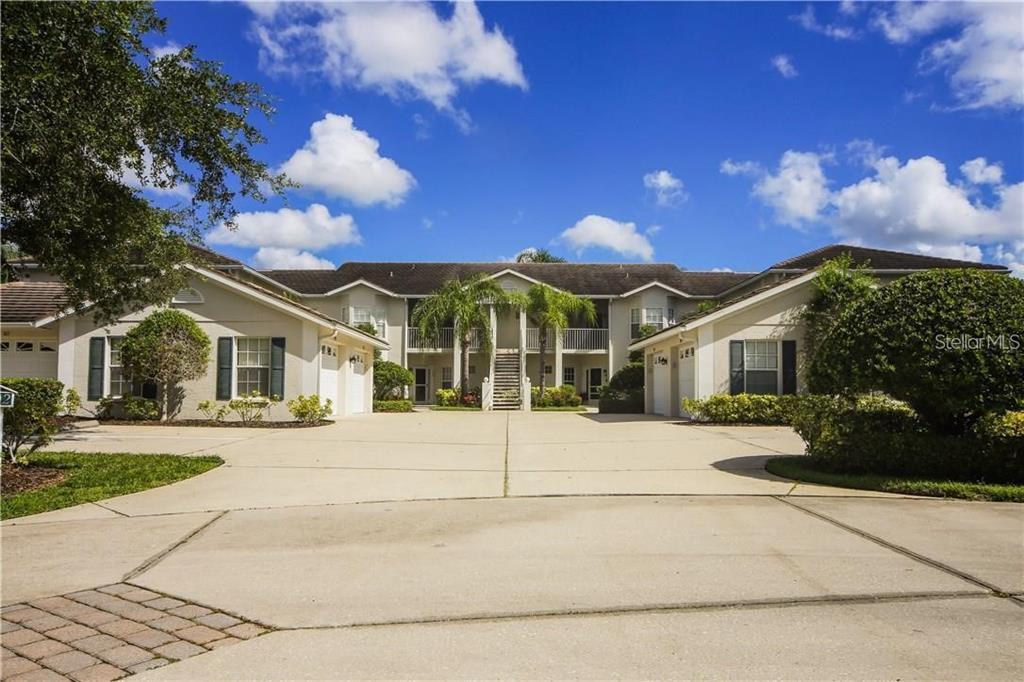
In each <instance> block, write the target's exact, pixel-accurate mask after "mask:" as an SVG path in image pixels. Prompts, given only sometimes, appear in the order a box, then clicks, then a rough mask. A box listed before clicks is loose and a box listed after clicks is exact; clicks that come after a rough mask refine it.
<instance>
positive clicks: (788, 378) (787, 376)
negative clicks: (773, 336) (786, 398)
mask: <svg viewBox="0 0 1024 682" xmlns="http://www.w3.org/2000/svg"><path fill="white" fill-rule="evenodd" d="M782 393H783V395H795V394H796V341H783V342H782Z"/></svg>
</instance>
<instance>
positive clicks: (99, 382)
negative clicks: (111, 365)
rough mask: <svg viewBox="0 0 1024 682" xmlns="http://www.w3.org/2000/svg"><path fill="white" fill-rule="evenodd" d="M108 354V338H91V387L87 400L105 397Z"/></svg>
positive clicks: (86, 395)
mask: <svg viewBox="0 0 1024 682" xmlns="http://www.w3.org/2000/svg"><path fill="white" fill-rule="evenodd" d="M106 354H107V340H106V339H105V338H103V337H102V336H94V337H92V338H91V339H89V388H88V390H87V391H86V394H85V397H86V400H99V399H100V398H102V397H103V360H104V358H105V357H106Z"/></svg>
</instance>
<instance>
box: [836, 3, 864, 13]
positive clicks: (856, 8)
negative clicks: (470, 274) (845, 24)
mask: <svg viewBox="0 0 1024 682" xmlns="http://www.w3.org/2000/svg"><path fill="white" fill-rule="evenodd" d="M858 12H860V5H859V4H858V3H857V2H855V1H854V0H841V1H840V3H839V13H840V14H845V15H846V16H853V15H855V14H857V13H858Z"/></svg>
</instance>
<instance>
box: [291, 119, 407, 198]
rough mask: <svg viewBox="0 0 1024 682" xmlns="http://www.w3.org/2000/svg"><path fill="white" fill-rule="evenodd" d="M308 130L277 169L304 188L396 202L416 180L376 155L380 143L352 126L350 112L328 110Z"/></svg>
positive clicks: (349, 196)
mask: <svg viewBox="0 0 1024 682" xmlns="http://www.w3.org/2000/svg"><path fill="white" fill-rule="evenodd" d="M309 133H310V134H309V140H307V141H306V144H304V145H303V146H302V149H299V150H298V151H296V152H295V153H294V154H292V156H291V158H290V159H288V160H287V161H285V162H284V164H283V165H282V166H281V168H280V170H281V172H283V173H286V174H287V175H288V177H290V178H291V179H292V180H295V181H296V182H298V183H299V184H300V185H302V186H303V187H307V188H311V189H315V190H319V191H321V192H323V193H324V194H326V195H328V196H332V197H339V198H343V199H348V200H349V201H351V202H353V203H354V204H357V205H359V206H369V205H371V204H379V203H383V204H386V205H388V206H397V205H398V204H400V203H402V200H403V199H404V198H405V195H406V194H408V193H409V191H410V190H411V189H412V188H413V187H415V185H416V179H415V178H414V177H413V176H412V173H410V172H409V171H407V170H405V169H403V168H401V167H400V166H399V165H398V164H397V163H395V162H394V161H393V160H391V159H389V158H387V157H385V156H381V155H380V152H379V149H380V142H378V141H377V140H376V139H374V138H372V137H370V135H369V134H367V133H366V131H363V130H360V129H359V128H356V127H355V123H354V122H353V121H352V117H351V116H339V115H337V114H327V115H326V116H325V117H324V118H323V119H321V120H319V121H317V122H316V123H314V124H313V125H312V126H311V127H310V129H309Z"/></svg>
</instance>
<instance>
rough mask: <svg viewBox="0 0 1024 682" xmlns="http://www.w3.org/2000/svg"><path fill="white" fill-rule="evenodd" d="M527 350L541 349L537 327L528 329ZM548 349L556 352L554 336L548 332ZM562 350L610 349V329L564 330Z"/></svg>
mask: <svg viewBox="0 0 1024 682" xmlns="http://www.w3.org/2000/svg"><path fill="white" fill-rule="evenodd" d="M526 350H528V351H537V350H540V330H539V329H537V328H536V327H528V328H527V329H526ZM546 350H548V351H550V352H552V353H553V352H554V350H555V344H554V337H553V336H552V335H551V334H548V342H547V348H546ZM562 350H563V351H580V350H608V330H607V329H597V328H593V329H592V328H584V327H578V328H576V327H574V328H570V329H565V330H563V332H562Z"/></svg>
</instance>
